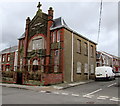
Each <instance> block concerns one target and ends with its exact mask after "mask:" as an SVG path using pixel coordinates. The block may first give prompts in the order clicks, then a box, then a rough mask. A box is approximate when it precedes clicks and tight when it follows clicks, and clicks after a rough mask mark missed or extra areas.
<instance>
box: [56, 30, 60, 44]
mask: <svg viewBox="0 0 120 106" xmlns="http://www.w3.org/2000/svg"><path fill="white" fill-rule="evenodd" d="M56 41H57V42H60V30H57V40H56Z"/></svg>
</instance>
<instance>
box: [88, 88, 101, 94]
mask: <svg viewBox="0 0 120 106" xmlns="http://www.w3.org/2000/svg"><path fill="white" fill-rule="evenodd" d="M101 90H102V89H98V90H96V91H93V92H91V93H88V94H86V95H91V94H94V93H96V92H99V91H101Z"/></svg>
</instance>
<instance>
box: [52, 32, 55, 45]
mask: <svg viewBox="0 0 120 106" xmlns="http://www.w3.org/2000/svg"><path fill="white" fill-rule="evenodd" d="M55 42H56V31H54V32H53V33H52V43H55Z"/></svg>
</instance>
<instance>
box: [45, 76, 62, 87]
mask: <svg viewBox="0 0 120 106" xmlns="http://www.w3.org/2000/svg"><path fill="white" fill-rule="evenodd" d="M43 76H44V77H43V81H45V82H44V85H48V84H56V83H62V74H44V75H43Z"/></svg>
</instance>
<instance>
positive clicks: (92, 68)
mask: <svg viewBox="0 0 120 106" xmlns="http://www.w3.org/2000/svg"><path fill="white" fill-rule="evenodd" d="M93 73H94V65H91V74H93Z"/></svg>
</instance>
